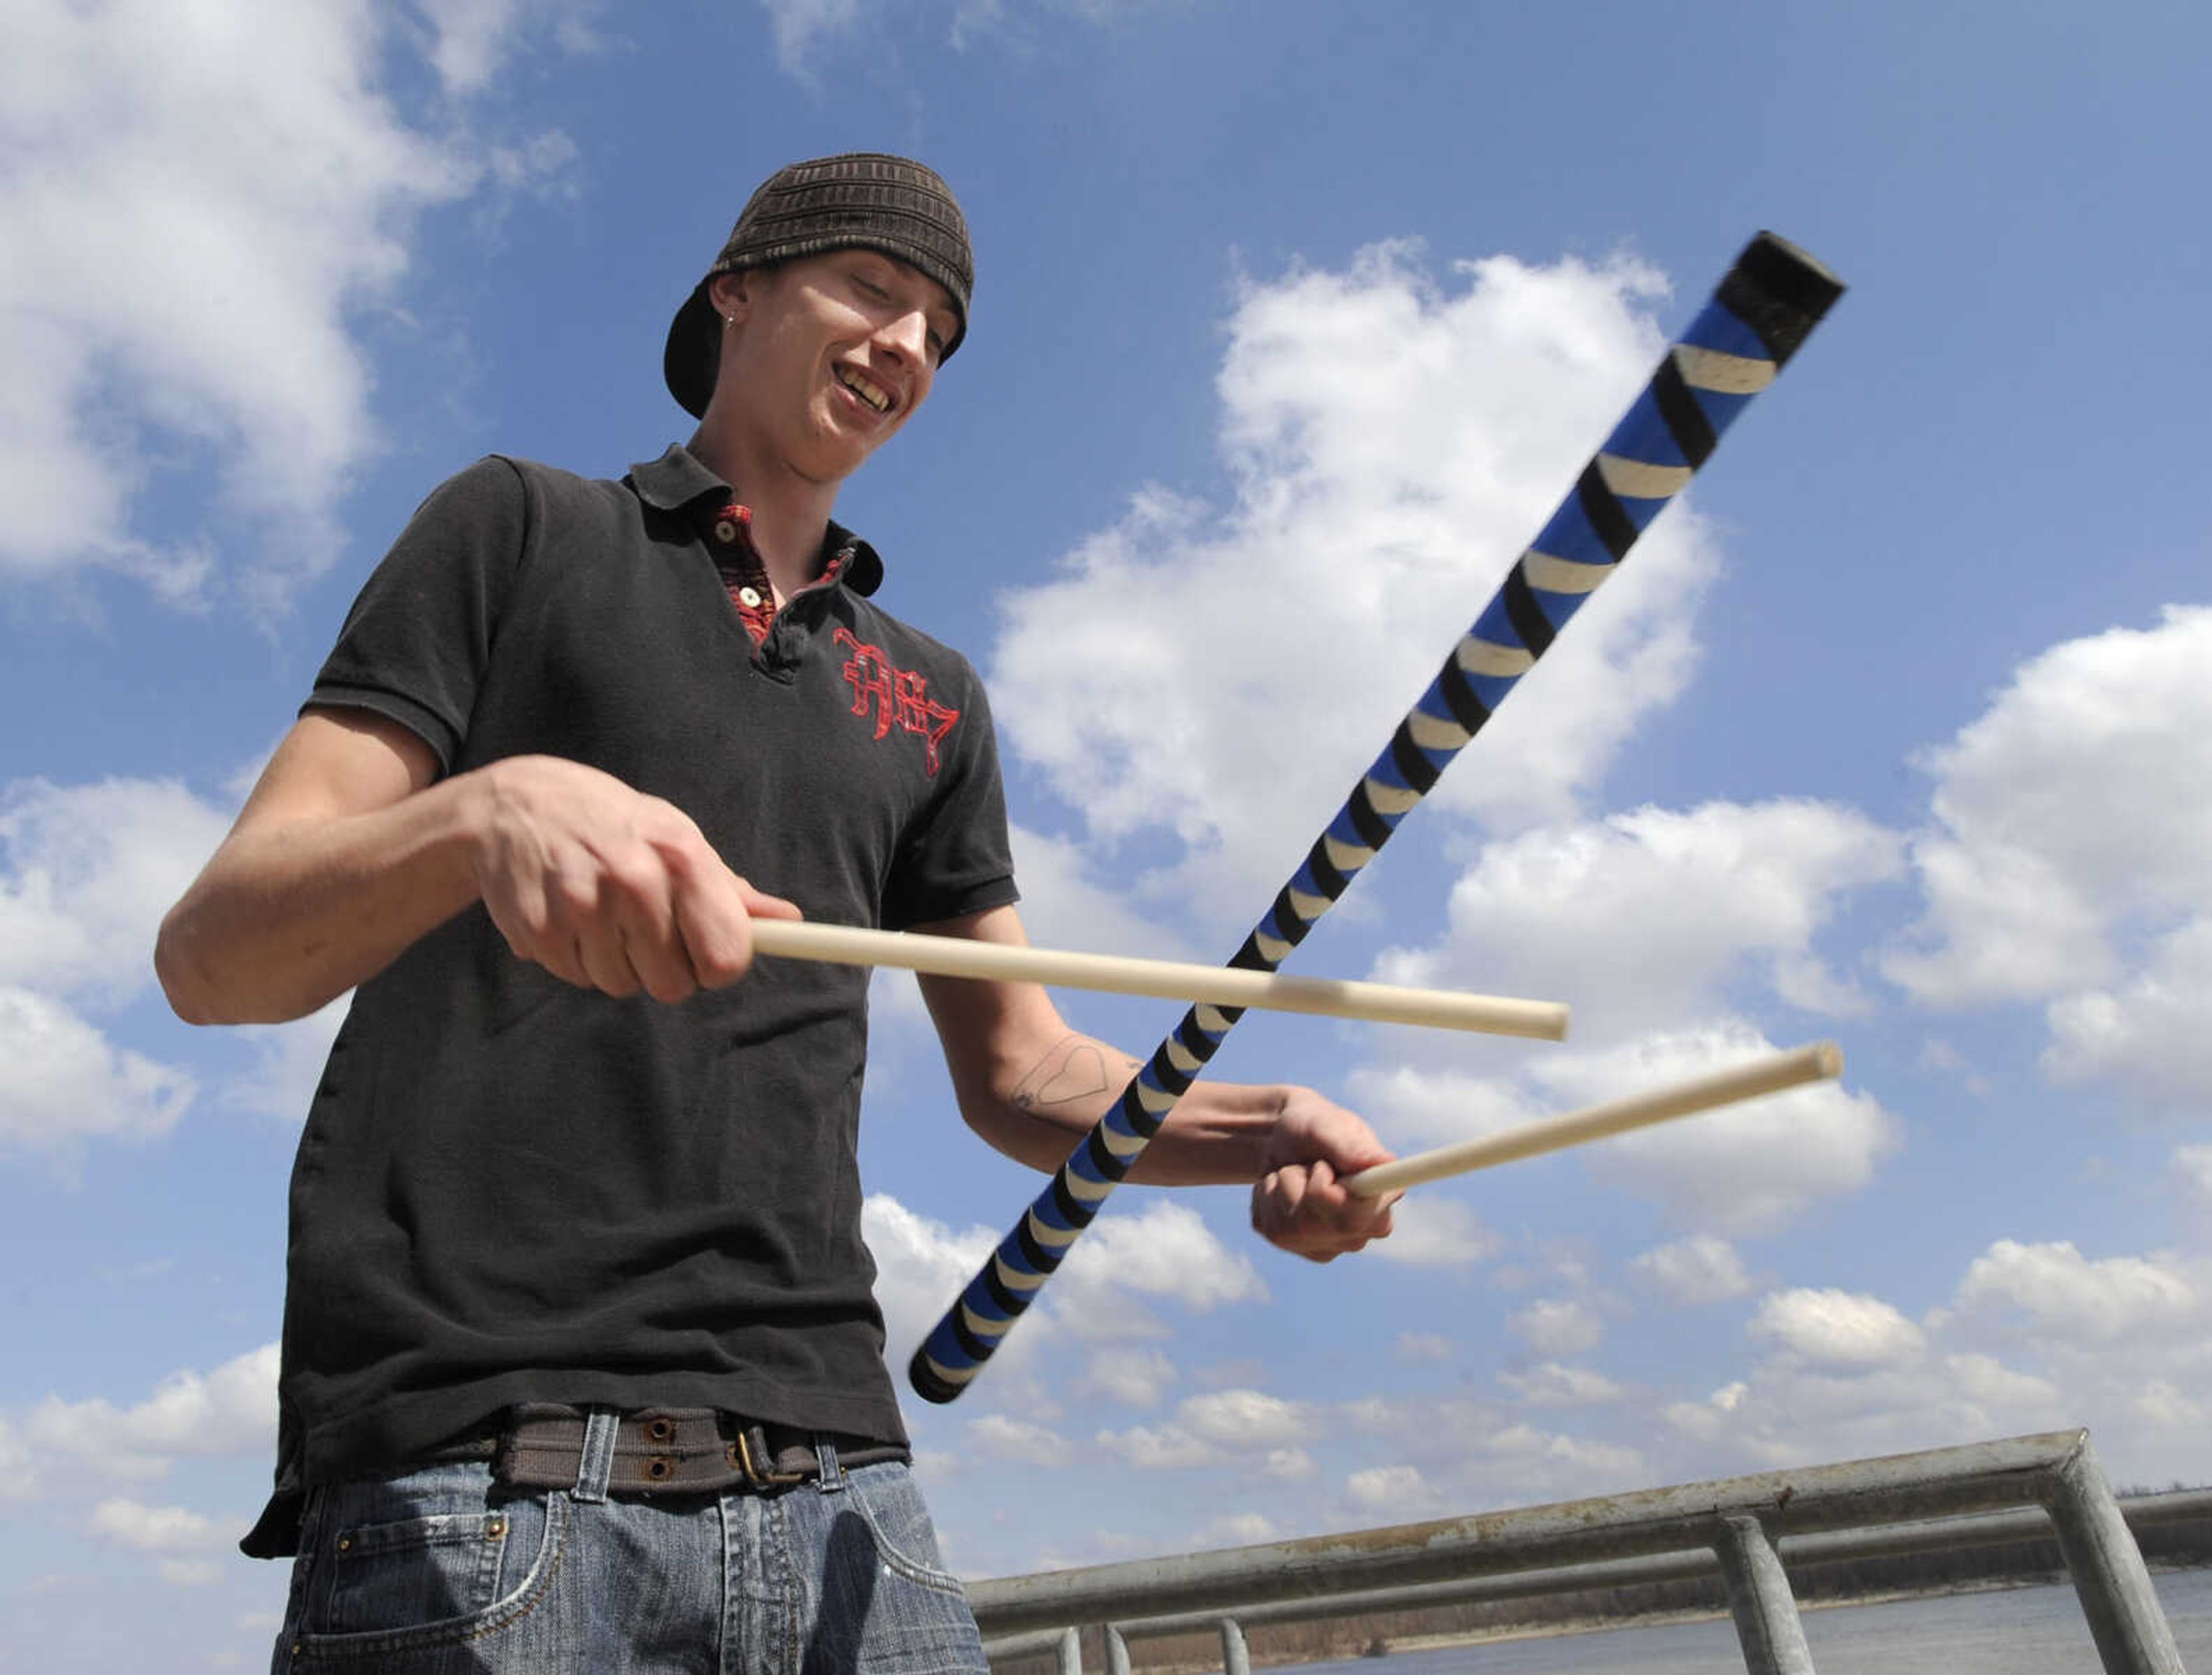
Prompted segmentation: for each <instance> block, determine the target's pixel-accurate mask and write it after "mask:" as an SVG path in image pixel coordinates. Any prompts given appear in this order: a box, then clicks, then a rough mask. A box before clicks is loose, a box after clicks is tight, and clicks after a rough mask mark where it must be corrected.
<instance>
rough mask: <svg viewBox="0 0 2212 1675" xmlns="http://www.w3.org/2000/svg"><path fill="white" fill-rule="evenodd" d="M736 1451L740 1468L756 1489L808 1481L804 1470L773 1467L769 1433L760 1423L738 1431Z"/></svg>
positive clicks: (773, 1459) (773, 1460)
mask: <svg viewBox="0 0 2212 1675" xmlns="http://www.w3.org/2000/svg"><path fill="white" fill-rule="evenodd" d="M735 1452H736V1453H737V1456H738V1460H737V1465H738V1471H742V1472H744V1474H745V1481H746V1482H747V1483H750V1484H751V1485H752V1486H753V1487H754V1488H755V1489H780V1488H781V1487H783V1486H784V1485H786V1484H787V1483H805V1481H806V1474H805V1472H804V1471H775V1470H774V1469H773V1467H774V1464H775V1455H774V1454H773V1453H769V1446H768V1433H767V1432H766V1431H764V1430H763V1429H762V1428H760V1427H759V1426H758V1425H747V1426H746V1427H745V1428H744V1429H742V1430H740V1431H739V1432H738V1440H737V1442H736V1444H735ZM756 1456H757V1457H756Z"/></svg>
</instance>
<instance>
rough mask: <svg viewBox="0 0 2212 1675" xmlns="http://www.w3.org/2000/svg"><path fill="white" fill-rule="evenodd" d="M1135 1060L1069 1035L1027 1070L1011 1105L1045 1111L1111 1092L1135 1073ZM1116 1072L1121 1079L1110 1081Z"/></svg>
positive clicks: (1027, 1109) (1137, 1064) (1081, 1036)
mask: <svg viewBox="0 0 2212 1675" xmlns="http://www.w3.org/2000/svg"><path fill="white" fill-rule="evenodd" d="M1138 1068H1139V1063H1138V1061H1137V1060H1135V1059H1133V1058H1132V1057H1129V1056H1128V1055H1127V1053H1118V1052H1115V1051H1112V1050H1111V1049H1109V1048H1106V1047H1103V1046H1101V1045H1099V1044H1098V1043H1097V1042H1096V1041H1093V1040H1091V1038H1089V1037H1088V1036H1083V1035H1070V1036H1068V1037H1066V1038H1065V1039H1063V1040H1061V1041H1060V1042H1058V1043H1057V1044H1055V1045H1054V1047H1053V1049H1052V1051H1049V1052H1048V1053H1046V1054H1045V1056H1044V1057H1042V1058H1040V1059H1039V1060H1037V1062H1036V1063H1035V1064H1032V1065H1031V1066H1030V1069H1029V1074H1028V1075H1025V1076H1024V1077H1023V1078H1022V1079H1021V1081H1020V1082H1019V1084H1018V1085H1017V1086H1016V1087H1015V1088H1014V1104H1015V1105H1017V1106H1018V1107H1019V1108H1020V1109H1022V1110H1024V1111H1042V1110H1048V1109H1050V1108H1051V1107H1053V1106H1054V1105H1074V1104H1077V1103H1079V1102H1080V1101H1082V1100H1084V1099H1096V1098H1097V1097H1098V1095H1100V1094H1101V1093H1112V1092H1113V1091H1114V1090H1115V1088H1116V1087H1121V1085H1122V1083H1123V1082H1126V1081H1128V1079H1129V1078H1130V1077H1131V1076H1133V1075H1135V1074H1136V1073H1137V1070H1138ZM1117 1071H1118V1072H1119V1074H1120V1077H1121V1080H1120V1081H1115V1080H1114V1079H1113V1078H1114V1076H1115V1073H1116V1072H1117Z"/></svg>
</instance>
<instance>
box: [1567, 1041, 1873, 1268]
mask: <svg viewBox="0 0 2212 1675" xmlns="http://www.w3.org/2000/svg"><path fill="white" fill-rule="evenodd" d="M1771 1051H1773V1048H1772V1046H1771V1044H1769V1043H1768V1042H1767V1041H1766V1040H1765V1038H1763V1037H1761V1036H1760V1035H1759V1033H1758V1032H1756V1031H1754V1030H1753V1029H1751V1028H1750V1027H1749V1026H1747V1025H1744V1024H1741V1023H1734V1022H1731V1023H1727V1024H1717V1025H1711V1026H1705V1027H1702V1028H1698V1029H1691V1030H1683V1031H1680V1032H1673V1033H1668V1034H1662V1035H1655V1036H1653V1037H1650V1038H1647V1039H1645V1040H1644V1041H1642V1042H1638V1043H1636V1044H1633V1045H1628V1046H1625V1047H1621V1048H1617V1049H1614V1050H1613V1051H1607V1052H1600V1053H1590V1054H1582V1053H1572V1054H1564V1055H1557V1056H1552V1055H1547V1057H1544V1058H1542V1059H1541V1060H1539V1061H1537V1062H1536V1063H1534V1065H1533V1066H1532V1067H1531V1073H1532V1075H1533V1076H1534V1078H1535V1079H1536V1080H1537V1081H1541V1083H1542V1084H1543V1085H1544V1086H1546V1087H1548V1088H1550V1089H1552V1090H1553V1092H1554V1093H1556V1094H1557V1095H1558V1096H1559V1105H1560V1107H1561V1108H1579V1107H1580V1106H1583V1105H1593V1104H1596V1103H1598V1102H1600V1101H1601V1100H1605V1099H1618V1098H1620V1097H1621V1096H1623V1095H1625V1094H1628V1093H1639V1092H1645V1091H1649V1090H1651V1089H1655V1088H1661V1087H1670V1086H1672V1085H1674V1083H1676V1082H1680V1081H1689V1080H1691V1079H1692V1078H1694V1077H1697V1076H1700V1075H1706V1074H1708V1073H1710V1072H1711V1071H1715V1070H1718V1069H1723V1068H1725V1067H1727V1066H1729V1065H1732V1064H1737V1063H1743V1062H1745V1061H1746V1060H1748V1059H1751V1058H1753V1057H1759V1056H1761V1055H1764V1054H1766V1053H1769V1052H1771ZM1895 1133H1896V1125H1895V1123H1894V1121H1893V1118H1891V1117H1890V1115H1889V1114H1888V1112H1886V1111H1884V1110H1883V1109H1882V1107H1881V1104H1880V1103H1879V1102H1878V1101H1876V1100H1875V1098H1874V1097H1873V1096H1872V1095H1871V1094H1866V1093H1850V1092H1847V1091H1846V1090H1845V1089H1844V1087H1842V1086H1841V1085H1840V1084H1839V1083H1836V1082H1818V1083H1815V1084H1814V1085H1812V1086H1810V1087H1798V1088H1793V1089H1791V1090H1790V1091H1789V1092H1788V1093H1776V1094H1770V1095H1767V1096H1766V1097H1765V1098H1762V1099H1753V1100H1748V1101H1747V1102H1745V1103H1743V1104H1741V1105H1729V1106H1724V1107H1723V1108H1721V1109H1719V1110H1717V1111H1706V1112H1699V1113H1697V1114H1696V1115H1694V1116H1691V1117H1687V1118H1682V1119H1681V1120H1680V1121H1677V1122H1669V1123H1662V1124H1659V1125H1658V1126H1656V1127H1654V1128H1648V1129H1642V1130H1638V1131H1636V1132H1634V1133H1632V1134H1625V1135H1621V1136H1617V1137H1615V1138H1613V1139H1611V1140H1607V1141H1605V1142H1601V1143H1600V1144H1597V1145H1594V1146H1589V1147H1586V1148H1580V1155H1581V1156H1582V1157H1583V1160H1584V1166H1586V1167H1587V1168H1588V1169H1589V1171H1590V1172H1591V1173H1592V1174H1593V1175H1594V1176H1596V1177H1597V1178H1599V1179H1605V1180H1611V1181H1613V1182H1615V1183H1617V1184H1619V1185H1621V1186H1623V1187H1625V1188H1626V1189H1627V1190H1629V1191H1633V1192H1636V1193H1638V1195H1640V1196H1644V1197H1650V1198H1652V1199H1654V1200H1656V1202H1657V1203H1659V1204H1660V1205H1662V1207H1663V1208H1664V1209H1666V1210H1667V1212H1668V1214H1669V1215H1671V1216H1672V1217H1673V1218H1674V1220H1675V1221H1678V1222H1681V1223H1685V1224H1687V1225H1690V1226H1692V1227H1704V1228H1707V1229H1711V1230H1716V1231H1719V1232H1749V1231H1753V1230H1755V1229H1759V1228H1763V1227H1772V1226H1776V1225H1778V1224H1780V1223H1782V1222H1784V1221H1787V1220H1788V1219H1789V1218H1790V1216H1792V1215H1795V1214H1796V1213H1797V1212H1798V1211H1800V1210H1801V1209H1803V1208H1804V1207H1805V1206H1807V1205H1808V1204H1811V1203H1818V1202H1819V1201H1820V1200H1821V1199H1824V1198H1828V1197H1838V1196H1840V1195H1842V1194H1844V1193H1848V1192H1854V1191H1857V1190H1858V1189H1859V1188H1860V1187H1862V1186H1864V1185H1866V1184H1867V1182H1868V1181H1869V1180H1870V1179H1873V1176H1874V1169H1875V1163H1876V1161H1877V1160H1879V1159H1880V1158H1881V1156H1882V1155H1883V1154H1885V1153H1886V1152H1887V1151H1888V1150H1889V1149H1890V1148H1891V1147H1892V1146H1893V1145H1894V1144H1895V1143H1896V1140H1895Z"/></svg>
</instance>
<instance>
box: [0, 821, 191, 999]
mask: <svg viewBox="0 0 2212 1675" xmlns="http://www.w3.org/2000/svg"><path fill="white" fill-rule="evenodd" d="M229 825H230V815H229V813H228V812H227V811H226V810H223V809H221V808H217V807H215V806H214V805H213V804H210V803H208V802H206V801H203V800H202V799H200V798H199V797H197V796H195V795H193V794H192V793H191V792H190V791H188V790H186V789H185V788H184V787H183V786H181V785H179V784H178V783H176V782H175V781H173V780H147V779H105V780H100V781H97V782H94V783H88V784H83V785H67V786H64V785H53V784H50V783H47V782H46V781H45V780H39V779H31V780H18V781H16V782H15V783H13V784H11V785H9V787H8V788H7V789H6V790H5V791H4V792H0V983H15V984H24V985H26V986H27V987H30V988H35V989H40V990H46V991H47V992H48V993H51V994H57V995H84V996H89V997H91V998H94V999H98V1000H101V1001H105V1002H122V1001H125V1000H128V999H130V998H131V996H133V995H136V994H137V993H139V992H141V991H142V990H144V989H146V988H147V987H148V986H149V984H150V983H151V982H152V979H153V975H154V966H153V959H154V934H155V930H156V929H158V928H159V927H160V925H161V916H162V915H163V914H164V913H166V912H167V911H168V909H169V904H171V903H172V902H173V901H175V900H176V898H178V897H179V896H180V895H182V894H183V893H184V891H185V886H186V885H188V884H190V883H191V880H192V877H193V874H196V873H197V872H198V871H199V868H200V867H201V864H202V863H203V862H205V861H206V860H207V858H208V856H210V855H211V854H213V853H214V852H215V847H216V844H219V843H221V842H222V836H223V833H224V832H225V831H228V829H229Z"/></svg>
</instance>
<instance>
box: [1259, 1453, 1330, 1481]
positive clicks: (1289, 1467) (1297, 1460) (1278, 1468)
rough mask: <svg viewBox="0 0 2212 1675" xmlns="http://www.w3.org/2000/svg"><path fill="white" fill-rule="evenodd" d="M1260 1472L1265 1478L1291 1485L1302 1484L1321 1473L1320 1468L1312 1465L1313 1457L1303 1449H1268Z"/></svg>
mask: <svg viewBox="0 0 2212 1675" xmlns="http://www.w3.org/2000/svg"><path fill="white" fill-rule="evenodd" d="M1260 1470H1261V1473H1262V1474H1263V1475H1265V1476H1267V1477H1279V1478H1280V1479H1281V1480H1282V1481H1283V1482H1285V1483H1304V1482H1306V1481H1307V1480H1309V1479H1310V1478H1312V1477H1317V1476H1319V1475H1320V1472H1321V1467H1320V1466H1318V1465H1315V1464H1314V1457H1313V1456H1312V1455H1311V1454H1310V1453H1307V1452H1306V1451H1305V1450H1304V1449H1303V1448H1270V1449H1268V1450H1267V1459H1264V1460H1262V1461H1261V1465H1260Z"/></svg>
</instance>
